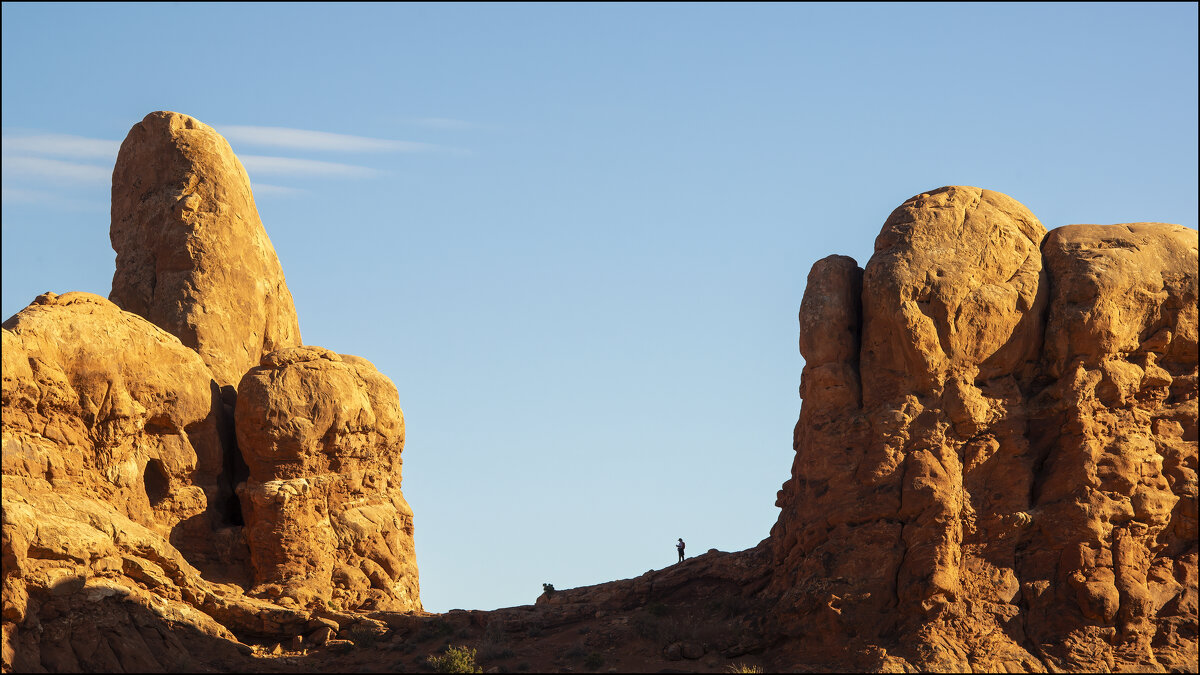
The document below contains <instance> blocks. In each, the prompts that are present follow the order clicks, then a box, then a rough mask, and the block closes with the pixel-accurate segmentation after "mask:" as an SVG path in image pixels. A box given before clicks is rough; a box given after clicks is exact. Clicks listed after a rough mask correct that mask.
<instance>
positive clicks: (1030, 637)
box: [770, 187, 1197, 671]
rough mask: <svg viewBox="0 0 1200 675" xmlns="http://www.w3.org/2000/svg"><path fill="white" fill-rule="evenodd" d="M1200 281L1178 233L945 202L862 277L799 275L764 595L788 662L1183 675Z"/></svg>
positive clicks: (906, 209) (904, 217)
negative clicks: (786, 436) (811, 658)
mask: <svg viewBox="0 0 1200 675" xmlns="http://www.w3.org/2000/svg"><path fill="white" fill-rule="evenodd" d="M1196 268H1197V235H1196V232H1195V231H1194V230H1189V229H1186V228H1183V227H1179V226H1176V225H1164V224H1158V223H1138V224H1131V225H1113V226H1096V225H1073V226H1067V227H1063V228H1059V229H1057V230H1053V231H1051V232H1050V233H1049V234H1048V235H1046V234H1045V230H1044V229H1043V228H1042V226H1041V225H1040V224H1039V223H1038V222H1037V220H1036V219H1035V218H1034V217H1033V216H1032V215H1031V214H1030V213H1029V212H1028V211H1027V210H1026V209H1025V208H1024V207H1023V206H1021V205H1020V204H1018V203H1017V202H1015V201H1013V200H1012V199H1010V198H1008V197H1006V196H1004V195H1001V194H998V193H994V192H990V191H988V190H979V189H976V188H966V187H948V188H942V189H940V190H935V191H932V192H929V193H926V194H922V195H919V196H917V197H914V198H913V199H910V200H909V201H907V202H905V204H903V205H902V206H901V207H900V208H898V209H897V210H896V211H895V212H893V213H892V215H891V217H889V218H888V220H887V222H886V223H885V224H884V226H883V231H882V232H881V233H880V235H879V238H878V239H877V240H876V246H875V254H874V256H872V258H871V260H870V262H869V263H868V264H867V266H866V270H865V272H861V271H859V270H857V268H855V267H854V266H853V261H851V260H849V259H848V258H844V257H840V256H834V257H830V258H826V259H824V260H821V261H819V262H818V263H817V264H816V265H814V266H813V271H812V273H811V274H810V276H809V285H808V289H807V290H806V291H805V296H804V301H803V303H802V304H801V313H800V324H801V330H802V335H801V345H800V346H801V353H802V354H803V355H804V357H805V359H806V365H805V369H804V373H803V376H802V377H803V380H802V384H801V394H802V396H803V397H804V406H803V408H802V409H801V413H800V419H799V422H798V423H797V426H796V433H795V449H796V458H795V462H794V464H793V467H792V476H791V478H790V479H789V480H788V482H787V483H785V484H784V486H783V489H782V490H781V491H780V494H779V500H778V505H779V506H780V507H781V508H782V512H781V514H780V517H779V521H778V522H777V523H776V525H775V527H774V528H773V530H772V547H773V551H774V572H773V577H772V584H771V589H770V592H773V593H777V594H779V595H780V596H781V597H782V599H783V601H782V602H781V604H780V612H781V614H780V616H781V618H782V619H783V621H782V623H783V624H785V625H786V624H788V623H791V624H792V626H793V628H792V630H793V631H795V632H800V631H801V626H803V633H804V637H803V640H802V641H801V643H802V644H803V645H804V650H805V653H810V654H813V655H818V654H824V655H825V656H826V658H828V659H829V662H832V663H842V664H845V665H847V666H848V667H891V666H886V663H893V665H895V666H896V667H902V666H903V664H904V663H907V664H909V665H910V666H912V667H916V668H920V669H946V670H960V671H961V670H972V669H973V670H979V669H997V668H1003V669H1014V668H1016V669H1021V670H1044V669H1065V670H1109V669H1113V668H1125V669H1129V668H1134V669H1146V668H1150V669H1157V668H1167V669H1181V668H1182V669H1186V668H1188V667H1192V668H1194V664H1195V659H1196V594H1197V591H1196V588H1197V583H1196V564H1197V546H1196V532H1197V531H1196V522H1197V518H1196V509H1197V505H1196V492H1197V484H1196V470H1195V467H1196V458H1197V432H1196V414H1197V409H1196V396H1197V393H1196V334H1197V329H1196V325H1197V319H1196V284H1197V281H1196V279H1197V273H1196ZM858 274H861V276H862V291H861V300H860V299H859V296H858V295H857V294H856V288H857V278H858ZM860 306H861V313H860V310H859V307H860ZM817 326H835V327H837V329H836V330H834V331H828V332H814V334H813V335H812V336H808V337H806V336H805V335H804V334H803V333H804V332H805V331H809V330H812V329H813V328H814V327H817ZM860 332H861V338H860V337H859V334H860ZM826 335H830V336H835V337H836V339H837V340H839V341H840V342H841V345H838V346H834V345H829V344H816V343H817V342H818V336H819V337H820V338H822V339H823V338H824V337H825V336H826ZM860 340H861V345H860V344H859V341H860ZM859 386H861V397H858V396H856V395H855V394H856V392H857V391H858V388H859ZM789 618H790V621H789ZM855 644H859V645H863V646H866V645H873V646H874V647H881V648H884V653H885V654H887V658H886V659H884V661H883V662H879V661H878V659H877V658H876V657H871V658H868V659H865V660H862V659H859V660H858V661H856V660H855V657H852V656H848V655H846V654H847V653H852V652H853V651H854V649H853V645H855ZM889 651H890V654H888V652H889ZM860 655H861V654H860ZM876 656H878V654H877V655H876ZM873 659H874V660H873ZM888 659H891V661H889V660H888ZM872 663H874V664H876V665H874V666H872V665H870V664H872ZM879 663H883V664H884V665H879ZM1189 664H1190V665H1189Z"/></svg>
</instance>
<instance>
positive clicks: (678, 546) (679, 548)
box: [675, 537, 687, 562]
mask: <svg viewBox="0 0 1200 675" xmlns="http://www.w3.org/2000/svg"><path fill="white" fill-rule="evenodd" d="M686 545H687V544H684V543H683V538H682V537H680V539H679V543H678V544H675V550H677V551H679V562H683V547H684V546H686Z"/></svg>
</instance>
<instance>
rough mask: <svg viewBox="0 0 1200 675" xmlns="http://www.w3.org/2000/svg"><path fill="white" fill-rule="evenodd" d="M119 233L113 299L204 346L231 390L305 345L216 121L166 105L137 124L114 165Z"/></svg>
mask: <svg viewBox="0 0 1200 675" xmlns="http://www.w3.org/2000/svg"><path fill="white" fill-rule="evenodd" d="M109 236H110V237H111V239H112V246H113V249H114V250H115V251H116V252H117V269H116V272H115V273H114V274H113V283H112V292H111V293H110V294H109V299H110V300H112V301H113V302H115V303H117V305H118V306H120V307H121V308H122V309H124V310H127V311H130V312H133V313H135V314H140V315H141V316H144V317H146V318H147V319H149V320H150V321H151V322H152V323H154V324H155V325H157V326H159V327H161V328H163V329H164V330H166V331H167V332H169V333H171V334H172V335H175V336H176V337H178V338H179V339H180V340H182V341H183V344H185V345H187V346H188V347H191V348H192V349H195V350H196V351H197V352H199V353H200V356H201V358H203V359H204V362H205V363H206V364H208V367H209V369H210V370H212V373H213V376H214V378H215V379H216V381H217V383H218V384H219V385H221V386H222V387H224V386H227V385H228V386H235V387H236V386H237V383H238V381H239V380H240V379H241V377H242V374H243V373H245V372H246V371H247V370H249V369H251V368H253V367H254V366H257V365H258V361H259V359H260V358H262V356H263V355H264V354H267V353H269V352H272V351H275V350H276V349H282V348H284V347H294V346H297V345H299V344H300V327H299V323H298V322H297V320H296V308H295V307H294V306H293V304H292V295H291V293H290V292H289V291H288V287H287V283H286V282H285V281H284V278H283V268H282V267H281V266H280V264H279V259H278V258H277V257H276V255H275V249H274V248H273V247H272V246H271V240H270V239H268V238H267V233H266V231H265V230H264V229H263V226H262V221H260V220H259V217H258V209H257V207H255V205H254V196H253V195H252V194H251V193H250V179H249V177H248V176H247V175H246V170H245V168H243V167H242V163H241V162H240V161H238V158H237V157H236V156H235V155H234V154H233V150H232V149H230V147H229V143H228V142H226V141H225V139H224V138H222V137H221V135H220V134H218V133H217V132H216V131H214V130H213V129H212V127H209V126H208V125H206V124H204V123H202V122H199V121H197V120H195V119H193V118H191V117H188V116H187V115H181V114H179V113H173V112H161V111H160V112H153V113H150V114H149V115H146V117H145V119H143V120H142V121H141V122H139V123H138V124H136V125H134V127H133V128H132V129H131V130H130V131H129V135H128V136H127V137H126V138H125V142H124V143H122V144H121V150H120V153H119V154H118V155H117V164H116V167H115V168H114V169H113V183H112V227H111V229H110V231H109Z"/></svg>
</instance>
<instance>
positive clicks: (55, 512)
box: [3, 293, 245, 670]
mask: <svg viewBox="0 0 1200 675" xmlns="http://www.w3.org/2000/svg"><path fill="white" fill-rule="evenodd" d="M3 340H4V345H3V358H4V376H3V411H4V413H3V414H4V417H3V419H4V426H3V452H4V464H3V469H4V479H3V505H4V515H3V555H4V558H3V562H4V581H3V584H4V614H3V618H4V665H5V667H6V669H15V670H41V669H43V668H46V669H51V670H78V669H85V670H130V669H146V670H157V669H168V668H175V669H187V667H188V666H189V665H195V664H194V662H192V661H191V660H190V657H189V655H188V652H187V650H181V649H178V639H177V638H174V637H172V636H171V635H170V634H169V633H163V632H162V631H160V630H158V629H156V628H154V626H153V622H149V623H147V621H148V617H154V616H156V615H161V614H162V611H168V614H169V615H170V616H172V617H174V619H178V620H179V621H180V622H182V623H185V624H188V625H189V626H190V628H189V629H188V630H191V631H193V633H194V634H195V636H196V638H197V640H201V641H212V642H213V645H210V647H211V649H212V655H213V656H214V657H219V656H220V655H221V654H222V653H223V652H226V655H227V656H228V655H231V654H232V655H236V654H237V651H236V649H235V645H236V643H235V642H234V641H233V634H232V633H230V631H229V630H228V629H227V628H225V627H223V626H221V625H220V624H219V623H218V622H216V621H214V620H213V619H212V618H211V617H209V616H207V615H206V614H204V613H203V612H200V611H197V610H196V609H195V608H194V607H193V606H191V605H195V604H201V603H202V602H204V601H203V600H202V598H203V597H204V596H205V595H211V594H213V593H220V594H222V595H224V594H225V593H226V592H232V591H226V590H223V589H222V587H221V585H220V584H211V583H208V582H206V581H205V580H203V579H202V578H201V574H200V572H199V571H198V570H197V569H196V568H195V567H194V566H193V565H192V564H191V563H189V562H188V560H187V559H186V557H185V553H186V556H190V557H192V558H193V559H194V560H198V561H205V562H208V563H214V564H215V563H217V562H219V561H220V560H222V559H226V558H228V559H236V557H237V554H236V550H237V548H238V546H239V543H238V541H239V540H240V537H233V536H231V535H230V531H229V530H228V528H226V527H225V525H226V523H224V520H223V514H222V513H221V512H220V511H219V510H216V509H214V508H212V507H213V506H214V504H217V503H219V501H220V498H221V496H223V495H226V494H231V493H230V492H229V489H230V488H229V486H223V485H222V471H223V461H222V457H221V446H220V443H219V442H218V428H217V415H216V413H215V412H214V406H213V403H214V400H215V399H216V398H217V396H218V393H217V390H216V386H215V384H214V383H213V382H212V378H211V375H210V373H209V371H208V368H206V367H205V365H204V363H203V361H201V360H200V357H199V356H198V355H197V354H196V353H195V352H194V351H192V350H191V349H188V348H187V347H185V346H183V345H182V344H181V343H180V342H179V340H178V338H176V337H174V336H172V335H170V334H168V333H167V332H165V331H163V330H162V329H160V328H158V327H157V326H155V325H153V324H151V323H150V322H148V321H146V320H145V319H143V318H141V317H140V316H137V315H135V314H131V313H129V312H124V311H122V310H120V309H119V308H118V307H117V306H116V305H114V304H113V303H111V302H109V301H108V300H106V299H104V298H102V297H100V296H97V295H92V294H90V293H66V294H64V295H61V296H58V295H55V294H53V293H46V294H43V295H41V296H39V297H38V298H37V300H36V301H35V302H34V303H33V304H31V305H30V306H29V307H27V308H25V309H24V310H22V311H21V312H19V313H17V314H16V315H14V316H13V317H12V318H10V319H9V320H8V321H6V322H5V323H4V330H3ZM222 546H224V548H222ZM241 548H242V549H244V546H241ZM242 558H243V559H244V558H245V556H244V555H243V556H242ZM213 597H214V598H215V597H216V596H215V595H214V596H213ZM185 598H186V599H187V601H185ZM189 602H190V603H191V605H189ZM214 602H216V601H215V600H214ZM156 603H158V604H156ZM163 603H168V606H169V607H170V609H169V610H164V609H163ZM214 606H215V605H214ZM214 645H215V646H214Z"/></svg>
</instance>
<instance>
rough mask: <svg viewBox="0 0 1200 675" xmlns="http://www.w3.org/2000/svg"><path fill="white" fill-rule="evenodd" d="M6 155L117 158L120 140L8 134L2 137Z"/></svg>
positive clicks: (1, 140) (0, 140)
mask: <svg viewBox="0 0 1200 675" xmlns="http://www.w3.org/2000/svg"><path fill="white" fill-rule="evenodd" d="M0 145H2V146H3V154H4V155H5V156H7V155H9V154H10V153H12V154H31V155H55V156H58V157H81V158H96V159H109V160H115V159H116V158H117V151H118V150H120V149H121V142H120V141H108V140H104V139H101V138H85V137H83V136H71V135H69V134H34V135H29V136H16V135H8V136H4V137H3V138H2V139H0Z"/></svg>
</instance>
